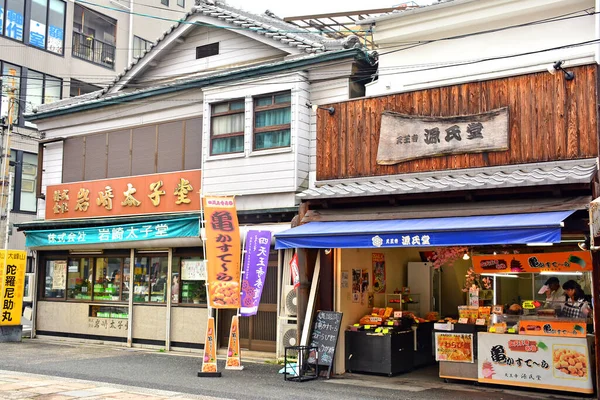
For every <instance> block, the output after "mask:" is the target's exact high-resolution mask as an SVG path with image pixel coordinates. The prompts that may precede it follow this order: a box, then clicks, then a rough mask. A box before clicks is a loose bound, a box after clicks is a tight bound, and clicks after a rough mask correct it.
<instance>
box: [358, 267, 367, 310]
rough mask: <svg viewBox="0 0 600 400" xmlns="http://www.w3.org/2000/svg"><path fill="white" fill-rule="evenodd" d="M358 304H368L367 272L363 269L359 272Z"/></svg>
mask: <svg viewBox="0 0 600 400" xmlns="http://www.w3.org/2000/svg"><path fill="white" fill-rule="evenodd" d="M360 293H361V297H360V304H365V303H367V304H368V299H369V270H368V269H363V270H362V271H361V279H360Z"/></svg>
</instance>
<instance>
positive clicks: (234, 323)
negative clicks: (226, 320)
mask: <svg viewBox="0 0 600 400" xmlns="http://www.w3.org/2000/svg"><path fill="white" fill-rule="evenodd" d="M238 320H239V318H238V316H237V315H234V316H233V317H231V330H230V331H229V346H227V363H226V364H225V369H236V370H242V369H244V367H242V360H241V356H240V336H239V321H238Z"/></svg>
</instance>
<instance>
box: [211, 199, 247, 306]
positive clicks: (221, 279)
mask: <svg viewBox="0 0 600 400" xmlns="http://www.w3.org/2000/svg"><path fill="white" fill-rule="evenodd" d="M204 220H205V221H206V222H205V230H206V258H207V261H208V263H207V265H206V272H207V278H208V299H209V302H210V305H211V307H214V308H240V257H241V253H242V251H241V246H240V228H239V225H238V218H237V213H236V210H235V200H234V199H233V197H205V198H204Z"/></svg>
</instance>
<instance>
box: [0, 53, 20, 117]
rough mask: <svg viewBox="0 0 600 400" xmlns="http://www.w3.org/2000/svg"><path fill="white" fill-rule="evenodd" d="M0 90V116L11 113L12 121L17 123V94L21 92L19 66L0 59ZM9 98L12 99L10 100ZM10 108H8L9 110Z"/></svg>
mask: <svg viewBox="0 0 600 400" xmlns="http://www.w3.org/2000/svg"><path fill="white" fill-rule="evenodd" d="M0 71H2V77H3V79H2V82H1V84H2V91H0V116H7V115H8V114H9V112H10V113H11V115H12V123H13V124H14V125H17V124H18V123H19V101H18V100H19V98H20V97H19V96H20V93H21V67H19V66H17V65H13V64H9V63H6V62H1V61H0ZM11 98H12V99H14V101H11ZM9 109H10V110H9Z"/></svg>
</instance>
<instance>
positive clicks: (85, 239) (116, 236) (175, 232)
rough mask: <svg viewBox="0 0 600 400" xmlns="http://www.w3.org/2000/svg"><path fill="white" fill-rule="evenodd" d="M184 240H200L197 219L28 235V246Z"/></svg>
mask: <svg viewBox="0 0 600 400" xmlns="http://www.w3.org/2000/svg"><path fill="white" fill-rule="evenodd" d="M184 237H196V238H199V237H200V221H199V219H198V217H186V218H175V219H168V220H161V221H156V222H140V223H135V224H120V225H106V226H96V227H85V228H72V229H50V230H42V231H26V232H25V246H27V247H44V246H64V245H67V246H75V245H83V244H104V243H121V242H133V241H139V240H156V239H172V238H184ZM63 287H64V285H63Z"/></svg>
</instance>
